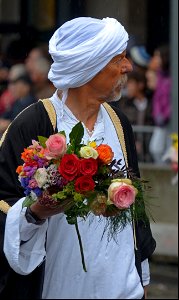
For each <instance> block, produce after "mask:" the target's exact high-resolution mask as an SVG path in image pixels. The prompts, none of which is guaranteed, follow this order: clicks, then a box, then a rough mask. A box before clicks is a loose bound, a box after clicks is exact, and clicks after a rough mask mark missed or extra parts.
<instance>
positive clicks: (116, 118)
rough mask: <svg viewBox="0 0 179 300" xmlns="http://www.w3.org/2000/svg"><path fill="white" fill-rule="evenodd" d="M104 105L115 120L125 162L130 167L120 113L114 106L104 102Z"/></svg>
mask: <svg viewBox="0 0 179 300" xmlns="http://www.w3.org/2000/svg"><path fill="white" fill-rule="evenodd" d="M103 106H104V108H105V109H106V111H107V113H108V115H109V117H110V118H111V121H112V122H113V125H114V127H115V129H116V133H117V136H118V139H119V142H120V144H121V148H122V152H123V155H124V159H125V163H126V166H127V167H128V158H127V150H126V143H125V138H124V131H123V128H122V124H121V121H120V119H119V117H118V115H117V114H116V112H115V111H114V110H113V109H112V107H111V106H110V105H109V104H107V103H103Z"/></svg>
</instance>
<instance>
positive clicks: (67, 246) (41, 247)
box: [0, 17, 155, 299]
mask: <svg viewBox="0 0 179 300" xmlns="http://www.w3.org/2000/svg"><path fill="white" fill-rule="evenodd" d="M127 41H128V34H127V32H126V31H125V29H124V27H123V26H122V25H121V24H120V23H119V22H118V21H117V20H115V19H113V18H105V19H102V20H98V19H93V18H84V17H83V18H76V19H74V20H71V21H69V22H66V23H65V24H63V25H62V26H61V27H60V28H59V29H58V30H57V31H56V32H55V33H54V35H53V36H52V38H51V40H50V43H49V52H50V54H51V56H52V58H53V61H54V62H53V64H52V66H51V69H50V72H49V79H50V80H51V81H52V82H53V84H54V86H55V87H56V88H57V91H56V93H55V94H54V95H53V96H52V97H51V98H50V99H49V100H48V99H46V100H44V101H39V102H38V103H37V104H35V105H32V106H31V107H29V108H28V109H26V110H25V111H24V112H23V113H21V114H20V115H19V117H18V118H17V119H16V120H15V121H14V122H13V123H12V124H11V126H10V127H9V129H8V131H7V132H6V134H5V135H4V137H3V139H2V141H1V144H2V145H1V152H0V174H1V175H0V182H1V185H0V197H1V199H3V200H5V201H1V210H2V211H3V213H2V215H1V222H2V223H3V221H4V219H5V217H4V215H5V212H7V211H8V215H7V220H6V230H5V239H4V252H5V255H6V258H7V260H8V263H9V265H10V266H11V268H10V267H8V265H7V261H5V258H4V260H3V261H4V265H3V267H4V270H6V276H5V275H4V273H5V271H4V273H3V270H2V272H1V273H2V278H3V282H2V283H1V290H2V295H3V296H4V295H5V296H7V295H8V296H9V295H10V297H11V298H13V299H14V298H18V297H19V298H21V299H22V298H23V299H29V298H34V299H35V298H41V292H42V298H43V299H141V298H143V297H144V286H146V285H148V283H149V277H150V275H149V266H148V260H147V259H148V257H149V256H150V255H151V254H152V253H153V251H154V249H155V241H154V240H153V238H152V235H151V231H150V226H149V224H148V225H147V226H142V224H140V223H138V224H136V228H135V229H136V231H135V235H136V236H135V237H136V240H137V247H134V244H135V243H134V234H133V226H132V224H128V225H127V226H126V227H125V228H124V229H123V230H122V231H121V232H120V233H119V235H118V242H117V243H116V242H115V241H113V240H111V241H110V243H108V242H107V236H106V235H104V237H103V239H101V236H102V233H103V229H104V223H103V222H99V220H98V217H95V218H93V222H91V224H90V226H89V222H90V220H89V222H88V221H85V222H79V228H80V232H81V237H82V240H83V245H84V254H85V260H86V265H87V273H85V272H84V271H83V269H82V267H81V257H80V252H79V245H78V242H77V237H76V232H75V229H74V227H73V226H72V225H69V224H67V222H66V218H65V215H64V213H63V209H62V208H53V209H52V208H50V209H49V208H46V207H44V206H42V205H41V204H39V203H38V202H36V203H34V204H33V205H31V207H30V209H26V208H23V209H22V202H23V200H24V198H23V191H22V189H21V188H20V186H19V183H18V180H17V176H16V174H15V170H16V167H17V166H18V165H19V164H21V160H20V153H21V152H22V151H23V149H24V147H26V146H28V145H30V144H31V140H32V139H37V136H38V135H43V136H49V135H50V134H52V133H53V132H54V131H55V132H57V131H62V130H65V132H66V136H67V141H69V133H70V131H71V129H72V127H73V126H74V125H75V124H77V123H78V122H79V121H81V122H82V124H83V126H84V137H83V141H84V142H85V143H86V142H88V141H92V140H96V142H97V144H100V143H102V142H103V143H106V144H108V145H110V146H111V147H112V149H113V151H114V157H115V158H116V159H118V160H119V159H121V161H122V163H123V165H126V166H129V167H131V168H132V169H133V171H134V172H135V173H136V174H137V175H139V171H138V165H137V157H136V151H135V143H134V140H133V134H132V130H131V126H130V124H129V122H128V121H127V119H126V117H125V116H124V115H123V114H122V113H121V112H120V111H117V110H116V109H115V111H114V110H113V109H112V108H111V106H109V105H108V104H106V102H111V101H115V100H118V99H119V98H120V93H121V88H122V87H123V86H124V84H125V83H126V76H127V75H126V74H127V73H128V72H130V71H131V70H132V67H131V64H130V63H129V61H128V60H127V58H126V47H127ZM47 112H48V114H47ZM15 202H16V203H15ZM13 203H15V204H14V205H13V206H12V207H11V208H10V207H9V206H10V205H11V204H13ZM8 205H9V206H8ZM9 208H10V209H9ZM44 260H45V263H44ZM44 265H45V266H44ZM8 268H9V269H8ZM44 268H45V269H44ZM12 269H13V270H14V271H12ZM7 270H9V276H8V275H7ZM23 275H26V276H23ZM3 276H4V277H3ZM14 284H16V286H17V287H16V290H14V289H13V287H14ZM34 285H35V287H34ZM12 290H13V293H14V295H15V296H14V295H13V294H11V291H12Z"/></svg>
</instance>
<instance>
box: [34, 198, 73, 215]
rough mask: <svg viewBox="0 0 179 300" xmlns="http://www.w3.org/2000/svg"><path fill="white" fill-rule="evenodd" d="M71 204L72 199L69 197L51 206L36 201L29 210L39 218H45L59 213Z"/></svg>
mask: <svg viewBox="0 0 179 300" xmlns="http://www.w3.org/2000/svg"><path fill="white" fill-rule="evenodd" d="M72 205H73V201H72V200H71V199H66V200H63V201H62V203H59V202H58V204H56V205H53V206H51V207H50V206H48V207H47V206H45V205H42V204H40V203H39V201H36V202H35V203H33V204H32V205H31V206H30V209H31V211H32V212H33V213H34V214H35V215H36V216H37V217H38V218H39V219H47V218H49V217H51V216H53V215H57V214H59V213H62V212H64V211H65V210H67V209H69V208H70V207H71V206H72Z"/></svg>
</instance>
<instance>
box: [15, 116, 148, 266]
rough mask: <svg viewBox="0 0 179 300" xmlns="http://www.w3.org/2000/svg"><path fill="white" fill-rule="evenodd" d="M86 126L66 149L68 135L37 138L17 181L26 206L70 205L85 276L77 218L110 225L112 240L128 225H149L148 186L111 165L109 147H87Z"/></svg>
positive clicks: (114, 163)
mask: <svg viewBox="0 0 179 300" xmlns="http://www.w3.org/2000/svg"><path fill="white" fill-rule="evenodd" d="M83 135H84V128H83V125H82V124H81V123H80V122H79V123H78V124H77V125H76V126H74V127H73V129H72V131H71V133H70V135H69V144H67V143H66V136H65V132H64V131H62V132H59V133H57V134H53V135H51V136H50V137H49V138H46V137H42V136H39V137H38V141H35V140H33V141H32V145H30V146H29V147H27V148H26V149H24V152H23V153H22V154H21V158H22V160H23V162H24V163H23V165H21V166H18V168H17V173H18V174H19V181H20V183H21V186H22V187H23V188H24V192H25V195H26V197H25V201H24V203H23V206H24V207H25V206H30V205H31V204H32V203H34V201H39V203H40V204H41V205H43V206H46V207H51V208H53V207H57V206H58V205H60V204H63V203H64V202H65V201H67V200H69V202H68V204H69V205H68V207H67V208H66V209H65V211H64V213H65V215H66V219H67V222H68V223H69V224H72V225H75V227H76V231H77V234H78V240H79V245H80V251H81V256H82V264H83V268H84V270H85V271H86V267H85V260H84V255H83V247H82V241H81V237H80V233H79V229H78V222H77V218H78V217H81V218H83V219H84V220H86V218H87V217H88V215H89V214H94V215H96V216H100V217H101V218H105V219H106V226H105V228H104V231H105V230H107V229H108V230H109V231H108V237H109V238H110V237H115V234H117V232H119V230H122V229H123V228H124V227H125V225H126V224H128V223H129V222H133V221H137V220H138V219H140V218H142V219H143V220H144V219H145V216H146V214H145V207H144V200H143V191H144V187H145V184H143V183H144V182H143V181H141V180H140V179H139V178H137V177H135V176H134V174H133V173H132V172H131V170H129V169H127V168H126V167H124V166H123V167H122V166H121V161H116V160H113V157H114V153H113V151H112V149H111V147H110V146H109V145H106V144H100V145H98V146H97V144H96V142H95V141H93V142H89V143H88V144H84V143H83V142H82V139H83Z"/></svg>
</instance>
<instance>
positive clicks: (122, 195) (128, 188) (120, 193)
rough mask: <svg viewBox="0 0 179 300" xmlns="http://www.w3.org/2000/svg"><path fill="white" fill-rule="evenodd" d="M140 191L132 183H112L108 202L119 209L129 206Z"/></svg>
mask: <svg viewBox="0 0 179 300" xmlns="http://www.w3.org/2000/svg"><path fill="white" fill-rule="evenodd" d="M137 193H138V191H137V189H136V188H135V187H134V186H133V185H132V184H127V183H125V182H123V181H122V180H121V181H115V182H113V183H111V185H110V186H109V189H108V197H109V198H108V203H110V204H114V205H115V206H116V207H117V208H119V209H126V208H129V207H130V205H131V204H132V203H134V201H135V197H136V195H137Z"/></svg>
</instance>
